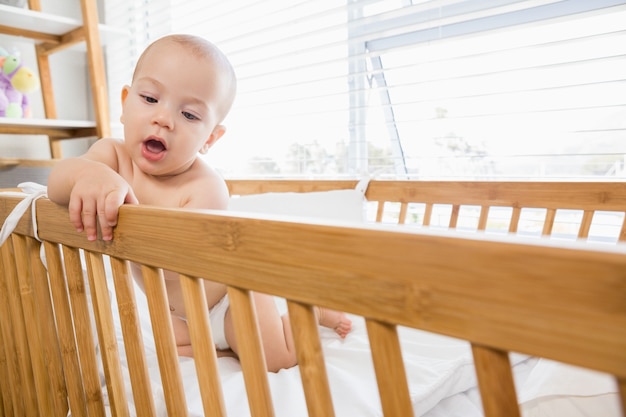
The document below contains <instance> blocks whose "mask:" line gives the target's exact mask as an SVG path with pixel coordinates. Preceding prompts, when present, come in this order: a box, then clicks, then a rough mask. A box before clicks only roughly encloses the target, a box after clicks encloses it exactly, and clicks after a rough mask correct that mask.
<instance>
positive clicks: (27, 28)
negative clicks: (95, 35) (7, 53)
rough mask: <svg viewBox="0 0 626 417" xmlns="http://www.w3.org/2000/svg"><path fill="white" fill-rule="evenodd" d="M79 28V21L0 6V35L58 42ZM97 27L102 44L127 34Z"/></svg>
mask: <svg viewBox="0 0 626 417" xmlns="http://www.w3.org/2000/svg"><path fill="white" fill-rule="evenodd" d="M81 26H82V21H81V20H77V19H72V18H68V17H64V16H58V15H54V14H50V13H45V12H40V11H36V10H29V9H24V8H19V7H14V6H7V5H1V4H0V33H4V34H8V35H12V36H24V37H25V38H24V39H30V40H32V41H49V42H59V41H60V37H61V36H63V35H65V34H66V33H69V32H71V31H73V30H76V29H78V28H80V27H81ZM98 27H99V28H100V34H101V42H102V43H103V44H107V43H108V42H110V41H112V40H115V39H120V37H126V36H128V34H129V31H128V30H125V29H121V28H116V27H112V26H107V25H102V24H100V25H98Z"/></svg>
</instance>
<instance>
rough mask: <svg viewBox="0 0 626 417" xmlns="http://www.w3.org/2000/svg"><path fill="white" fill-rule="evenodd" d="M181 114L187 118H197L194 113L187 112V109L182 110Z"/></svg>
mask: <svg viewBox="0 0 626 417" xmlns="http://www.w3.org/2000/svg"><path fill="white" fill-rule="evenodd" d="M183 116H184V117H185V119H187V120H198V117H197V116H196V115H194V114H191V113H189V112H188V111H184V112H183Z"/></svg>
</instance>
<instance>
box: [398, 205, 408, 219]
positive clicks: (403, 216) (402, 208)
mask: <svg viewBox="0 0 626 417" xmlns="http://www.w3.org/2000/svg"><path fill="white" fill-rule="evenodd" d="M408 207H409V203H406V202H403V203H400V214H399V215H398V224H404V223H405V222H406V212H407V209H408Z"/></svg>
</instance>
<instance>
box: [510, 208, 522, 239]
mask: <svg viewBox="0 0 626 417" xmlns="http://www.w3.org/2000/svg"><path fill="white" fill-rule="evenodd" d="M521 215H522V209H521V207H513V212H512V213H511V221H510V223H509V232H510V233H516V232H517V229H518V227H519V220H520V217H521Z"/></svg>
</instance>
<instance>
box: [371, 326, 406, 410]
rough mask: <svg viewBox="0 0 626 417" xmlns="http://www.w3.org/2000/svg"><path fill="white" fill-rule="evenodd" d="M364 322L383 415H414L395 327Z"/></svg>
mask: <svg viewBox="0 0 626 417" xmlns="http://www.w3.org/2000/svg"><path fill="white" fill-rule="evenodd" d="M365 323H366V325H367V335H368V337H369V340H370V346H371V351H372V359H373V361H374V370H375V371H376V380H377V381H378V391H379V392H380V400H381V404H382V408H383V413H384V415H385V416H389V417H393V416H410V415H413V408H412V406H411V397H410V395H409V388H408V385H407V378H406V371H405V369H404V362H403V361H402V352H401V349H400V341H399V338H398V332H397V329H396V326H394V325H391V324H387V323H382V322H380V321H376V320H366V321H365Z"/></svg>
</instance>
